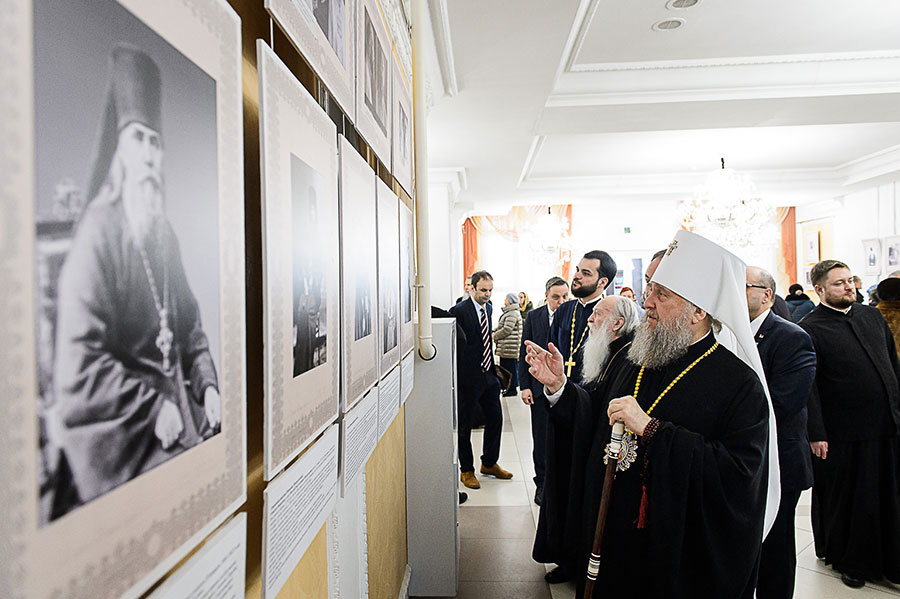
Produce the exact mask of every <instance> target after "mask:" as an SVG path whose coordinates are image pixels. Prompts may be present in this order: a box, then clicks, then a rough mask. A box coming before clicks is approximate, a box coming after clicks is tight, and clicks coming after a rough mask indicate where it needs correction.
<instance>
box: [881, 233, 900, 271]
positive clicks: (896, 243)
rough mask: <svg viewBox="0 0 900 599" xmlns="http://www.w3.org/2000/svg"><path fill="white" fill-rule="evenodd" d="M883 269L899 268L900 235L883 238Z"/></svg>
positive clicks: (892, 269) (893, 269)
mask: <svg viewBox="0 0 900 599" xmlns="http://www.w3.org/2000/svg"><path fill="white" fill-rule="evenodd" d="M884 270H885V272H888V273H891V272H894V271H895V270H900V235H894V236H892V237H885V238H884Z"/></svg>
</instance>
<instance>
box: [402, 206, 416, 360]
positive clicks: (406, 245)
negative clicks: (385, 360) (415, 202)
mask: <svg viewBox="0 0 900 599" xmlns="http://www.w3.org/2000/svg"><path fill="white" fill-rule="evenodd" d="M414 243H415V226H414V224H413V213H412V210H410V209H409V208H408V207H407V206H406V204H405V203H404V202H400V355H402V356H405V355H406V354H407V353H409V352H411V351H412V350H413V349H414V348H415V346H416V325H415V323H414V321H413V312H415V309H416V303H415V302H416V293H415V290H416V288H415V282H416V262H415V255H414V253H413V252H414V251H415V249H414Z"/></svg>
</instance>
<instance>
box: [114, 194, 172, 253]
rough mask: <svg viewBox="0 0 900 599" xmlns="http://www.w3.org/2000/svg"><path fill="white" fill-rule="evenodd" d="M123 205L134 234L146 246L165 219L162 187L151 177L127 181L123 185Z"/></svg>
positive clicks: (129, 226)
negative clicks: (138, 180)
mask: <svg viewBox="0 0 900 599" xmlns="http://www.w3.org/2000/svg"><path fill="white" fill-rule="evenodd" d="M122 205H123V207H124V209H125V219H126V220H127V221H128V228H129V229H130V230H131V233H132V235H134V238H135V239H136V240H137V241H138V243H140V244H141V245H144V246H146V244H147V242H148V241H149V239H150V237H151V235H153V234H154V233H155V232H156V231H157V227H158V226H159V225H160V224H161V221H162V220H163V196H162V189H161V188H160V186H159V184H158V183H157V182H156V181H154V180H152V179H149V178H148V179H144V180H143V181H141V182H139V183H136V184H129V182H127V181H126V183H125V185H123V187H122Z"/></svg>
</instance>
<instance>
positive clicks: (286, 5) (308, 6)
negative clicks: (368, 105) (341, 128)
mask: <svg viewBox="0 0 900 599" xmlns="http://www.w3.org/2000/svg"><path fill="white" fill-rule="evenodd" d="M355 5H356V0H265V7H266V10H268V11H269V13H270V14H271V15H272V18H274V19H275V20H276V21H277V22H278V24H279V25H280V26H281V28H282V29H284V31H285V33H287V35H288V37H289V38H290V40H291V42H292V43H293V44H294V46H296V47H297V50H299V51H300V53H301V54H303V56H304V57H305V58H306V60H307V61H309V64H310V66H311V67H312V68H313V70H314V71H315V72H316V74H317V75H318V76H319V77H321V78H322V83H324V84H325V87H327V88H328V91H329V93H330V95H331V96H332V97H333V98H334V100H335V101H336V102H337V103H338V105H339V106H340V107H341V109H342V110H343V111H344V113H345V114H346V115H347V116H348V117H349V118H350V120H351V121H354V120H355V119H356V105H355V104H356V99H355V94H354V84H353V79H354V76H355V75H354V70H355V64H356V57H355V56H354V53H353V44H354V37H355V33H354V30H353V14H354V7H355Z"/></svg>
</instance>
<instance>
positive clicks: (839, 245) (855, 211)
mask: <svg viewBox="0 0 900 599" xmlns="http://www.w3.org/2000/svg"><path fill="white" fill-rule="evenodd" d="M796 214H797V243H798V250H797V262H798V280H802V279H803V278H804V276H805V273H804V269H805V266H804V265H803V264H802V262H803V260H802V243H803V241H802V239H801V238H802V228H803V225H804V224H805V223H809V222H814V221H818V220H830V221H831V222H832V226H833V228H834V237H833V244H834V251H833V254H834V255H831V256H826V255H823V256H822V259H823V260H824V259H828V258H832V259H835V260H840V261H842V262H845V263H846V264H847V266H849V267H850V270H851V271H852V272H853V274H855V275H859V277H860V278H861V279H862V280H863V291H865V290H866V289H867V288H868V287H869V286H871V285H875V284H877V283H878V281H880V280H881V279H883V278H884V277H885V276H886V275H887V274H888V272H887V269H886V268H885V267H882V269H881V272H879V273H878V274H866V273H865V264H866V263H865V256H864V252H863V244H862V241H863V240H864V239H871V238H880V239H882V241H883V240H884V238H885V237H889V236H892V235H897V234H898V232H900V184H898V182H897V181H894V182H892V183H887V184H883V185H878V186H873V187H869V188H866V189H863V190H861V191H857V192H854V193H852V194H848V195H846V196H844V197H842V198H837V199H830V200H823V201H821V202H815V203H812V204H806V205H803V206H798V207H797V212H796ZM882 263H883V260H882ZM892 270H893V269H892Z"/></svg>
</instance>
